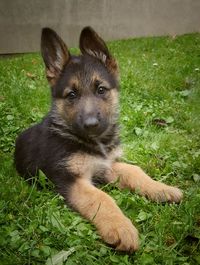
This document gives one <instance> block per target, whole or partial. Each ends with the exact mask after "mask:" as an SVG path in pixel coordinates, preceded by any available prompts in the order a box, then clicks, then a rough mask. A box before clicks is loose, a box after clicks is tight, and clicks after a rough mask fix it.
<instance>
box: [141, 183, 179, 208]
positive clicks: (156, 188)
mask: <svg viewBox="0 0 200 265" xmlns="http://www.w3.org/2000/svg"><path fill="white" fill-rule="evenodd" d="M144 193H145V195H146V196H147V197H148V198H149V199H151V200H153V201H158V202H176V203H179V202H180V201H181V200H182V198H183V193H182V191H181V190H180V189H178V188H176V187H172V186H168V185H166V184H164V183H161V182H158V181H153V182H152V183H151V185H149V186H148V190H146V191H144Z"/></svg>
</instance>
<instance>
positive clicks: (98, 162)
mask: <svg viewBox="0 0 200 265" xmlns="http://www.w3.org/2000/svg"><path fill="white" fill-rule="evenodd" d="M66 166H67V169H68V170H69V171H71V172H73V173H75V174H76V175H78V176H79V177H80V178H85V179H88V180H91V179H92V176H94V175H96V174H98V173H99V172H102V171H104V172H106V171H107V170H109V169H111V161H110V160H106V159H103V158H100V157H98V156H93V155H92V156H91V155H88V154H86V153H81V152H79V153H75V154H73V155H71V156H70V158H69V160H67V164H66Z"/></svg>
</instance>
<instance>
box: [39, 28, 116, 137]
mask: <svg viewBox="0 0 200 265" xmlns="http://www.w3.org/2000/svg"><path fill="white" fill-rule="evenodd" d="M79 47H80V50H81V55H80V56H73V55H71V54H70V52H69V50H68V48H67V46H66V44H65V43H64V42H63V40H62V39H61V38H60V37H59V36H58V35H57V34H56V33H55V32H54V31H53V30H51V29H49V28H44V29H43V31H42V38H41V51H42V56H43V59H44V63H45V66H46V76H47V79H48V81H49V84H50V86H51V88H52V97H53V105H54V108H56V111H57V113H58V114H59V115H60V118H62V119H63V122H65V124H66V126H68V128H70V130H73V132H75V133H76V134H78V135H79V136H81V137H86V138H88V137H99V136H101V135H103V134H105V133H106V132H108V131H109V130H110V128H111V127H112V125H113V124H114V123H116V118H117V105H118V67H117V63H116V61H115V59H114V58H113V57H112V56H111V54H110V52H109V50H108V48H107V46H106V44H105V42H104V41H103V40H102V39H101V38H100V37H99V36H98V35H97V33H96V32H95V31H94V30H93V29H92V28H91V27H86V28H84V29H83V30H82V32H81V35H80V43H79Z"/></svg>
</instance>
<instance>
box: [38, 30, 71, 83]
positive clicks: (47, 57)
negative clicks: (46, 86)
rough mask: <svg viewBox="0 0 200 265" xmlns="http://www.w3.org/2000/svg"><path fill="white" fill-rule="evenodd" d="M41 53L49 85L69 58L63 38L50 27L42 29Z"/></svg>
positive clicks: (55, 79)
mask: <svg viewBox="0 0 200 265" xmlns="http://www.w3.org/2000/svg"><path fill="white" fill-rule="evenodd" d="M41 53H42V57H43V60H44V63H45V66H46V76H47V79H48V81H49V83H50V85H51V86H53V85H54V84H55V83H56V81H57V79H58V78H59V76H60V74H61V72H62V70H63V68H64V66H65V65H66V64H67V63H68V62H69V60H70V53H69V51H68V48H67V46H66V45H65V43H64V42H63V40H62V39H61V38H60V37H59V36H58V35H57V34H56V32H55V31H53V30H52V29H50V28H43V29H42V36H41Z"/></svg>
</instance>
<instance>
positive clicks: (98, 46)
mask: <svg viewBox="0 0 200 265" xmlns="http://www.w3.org/2000/svg"><path fill="white" fill-rule="evenodd" d="M79 48H80V50H81V52H82V54H88V55H91V56H93V57H96V58H97V59H99V60H100V61H101V62H102V63H103V64H104V65H105V66H106V67H107V68H108V70H109V71H110V72H112V73H113V74H117V73H118V66H117V62H116V60H115V59H114V58H113V57H112V56H111V54H110V52H109V50H108V48H107V46H106V44H105V42H104V41H103V39H102V38H101V37H99V35H98V34H97V33H96V32H95V31H94V30H93V29H92V28H91V27H85V28H84V29H83V30H82V32H81V35H80V40H79Z"/></svg>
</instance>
